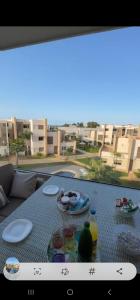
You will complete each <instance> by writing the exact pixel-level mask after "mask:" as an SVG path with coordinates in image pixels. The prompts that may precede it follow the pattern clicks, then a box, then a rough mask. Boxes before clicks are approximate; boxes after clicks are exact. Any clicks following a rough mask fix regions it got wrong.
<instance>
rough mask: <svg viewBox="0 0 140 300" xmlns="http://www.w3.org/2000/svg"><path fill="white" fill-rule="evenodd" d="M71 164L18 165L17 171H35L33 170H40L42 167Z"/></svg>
mask: <svg viewBox="0 0 140 300" xmlns="http://www.w3.org/2000/svg"><path fill="white" fill-rule="evenodd" d="M70 163H71V162H70V161H69V162H65V161H64V162H54V163H39V164H25V165H24V164H23V165H19V166H18V169H23V170H30V169H35V168H42V167H53V166H56V165H64V164H70Z"/></svg>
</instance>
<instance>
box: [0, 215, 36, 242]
mask: <svg viewBox="0 0 140 300" xmlns="http://www.w3.org/2000/svg"><path fill="white" fill-rule="evenodd" d="M32 227H33V224H32V222H31V221H29V220H27V219H16V220H14V221H13V222H11V223H10V224H8V226H7V227H6V228H5V229H4V231H3V234H2V238H3V240H4V241H6V242H9V243H17V242H20V241H22V240H24V239H25V238H26V237H27V236H28V234H29V233H30V232H31V230H32Z"/></svg>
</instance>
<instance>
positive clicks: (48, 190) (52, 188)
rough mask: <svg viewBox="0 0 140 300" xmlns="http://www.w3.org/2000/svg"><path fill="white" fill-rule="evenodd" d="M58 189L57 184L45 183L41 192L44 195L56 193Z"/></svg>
mask: <svg viewBox="0 0 140 300" xmlns="http://www.w3.org/2000/svg"><path fill="white" fill-rule="evenodd" d="M58 191H59V187H58V186H57V185H46V186H45V187H44V189H43V194H45V195H49V196H50V195H56V194H57V193H58Z"/></svg>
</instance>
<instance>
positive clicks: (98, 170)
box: [87, 159, 121, 184]
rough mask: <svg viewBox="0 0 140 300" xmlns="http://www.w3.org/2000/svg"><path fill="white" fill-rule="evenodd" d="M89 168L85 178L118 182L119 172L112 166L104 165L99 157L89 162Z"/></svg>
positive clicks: (112, 182)
mask: <svg viewBox="0 0 140 300" xmlns="http://www.w3.org/2000/svg"><path fill="white" fill-rule="evenodd" d="M90 165H91V170H90V171H89V173H88V175H87V176H88V178H87V179H91V180H92V179H94V180H97V181H101V182H106V183H111V184H120V175H121V173H120V172H118V171H116V170H114V168H113V167H110V166H105V165H104V164H103V162H102V160H101V159H92V160H91V162H90Z"/></svg>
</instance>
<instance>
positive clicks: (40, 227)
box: [0, 176, 140, 273]
mask: <svg viewBox="0 0 140 300" xmlns="http://www.w3.org/2000/svg"><path fill="white" fill-rule="evenodd" d="M48 184H55V185H58V186H59V187H60V188H64V189H65V190H70V189H72V190H79V191H81V192H83V193H88V194H89V196H90V198H91V205H92V206H94V208H95V209H96V212H97V222H98V226H99V237H100V244H101V261H102V262H131V263H134V264H135V266H136V268H137V271H138V272H139V273H140V261H139V260H138V259H134V258H130V257H129V256H127V255H126V253H125V251H121V250H120V249H119V247H118V246H117V244H116V243H115V242H114V227H115V226H116V225H117V224H129V225H131V226H133V227H134V228H137V230H139V231H140V212H139V211H138V212H137V213H136V214H135V216H134V217H132V218H129V219H128V218H125V217H123V216H118V215H116V214H115V199H116V198H120V197H129V198H132V199H133V200H134V201H140V200H139V199H140V191H139V190H135V189H129V188H123V187H117V186H112V185H107V184H100V183H95V182H89V181H82V180H78V179H73V178H66V177H65V178H64V177H59V176H52V177H51V178H50V179H49V180H48V181H46V182H45V183H44V184H43V185H42V186H41V187H40V188H39V189H38V190H37V191H36V192H35V193H34V194H32V195H31V196H30V197H29V198H28V199H27V200H26V201H25V202H24V203H23V204H22V205H21V206H19V207H18V208H17V209H16V210H15V211H14V212H13V213H12V214H11V215H10V216H9V217H7V218H6V219H5V220H4V221H3V222H2V223H1V224H0V272H2V270H3V267H4V264H5V261H6V259H7V258H8V257H11V256H15V257H16V258H17V259H18V260H19V261H20V262H46V261H47V248H48V244H49V241H50V238H51V235H52V232H53V231H54V230H56V228H58V227H61V226H62V218H61V214H60V212H59V210H58V208H57V205H56V201H57V196H46V195H44V194H43V193H42V189H43V188H44V186H46V185H48ZM75 217H76V216H73V218H74V219H75ZM16 218H26V219H29V220H31V221H32V223H33V230H32V232H31V234H30V235H29V236H28V237H27V238H26V239H25V240H23V241H21V242H19V243H18V244H9V243H7V242H5V241H3V240H2V232H3V230H4V228H5V227H6V226H7V225H8V224H9V223H10V222H11V221H13V220H15V219H16ZM86 218H87V215H86V214H84V215H81V216H79V217H78V216H77V217H76V219H75V220H77V221H76V222H77V223H78V224H79V223H80V222H83V220H86Z"/></svg>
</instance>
